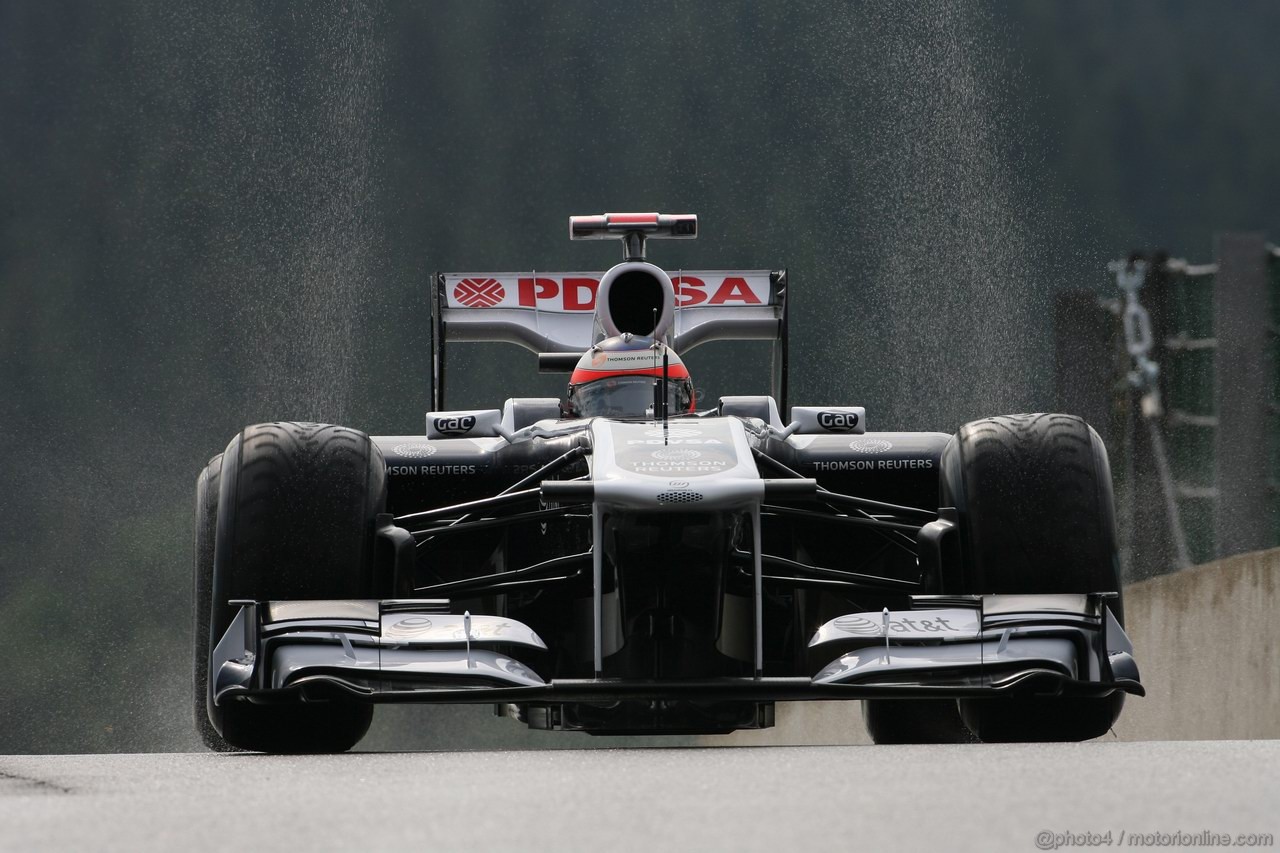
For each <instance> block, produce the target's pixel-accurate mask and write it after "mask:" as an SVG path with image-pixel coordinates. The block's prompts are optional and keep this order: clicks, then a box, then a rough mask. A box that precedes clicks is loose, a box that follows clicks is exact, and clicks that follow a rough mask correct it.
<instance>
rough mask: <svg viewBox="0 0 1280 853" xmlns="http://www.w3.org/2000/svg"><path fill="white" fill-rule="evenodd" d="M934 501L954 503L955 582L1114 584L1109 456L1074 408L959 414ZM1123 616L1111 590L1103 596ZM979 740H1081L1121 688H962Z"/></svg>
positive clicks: (984, 585) (1118, 700)
mask: <svg viewBox="0 0 1280 853" xmlns="http://www.w3.org/2000/svg"><path fill="white" fill-rule="evenodd" d="M942 505H943V506H955V507H956V509H957V510H958V511H959V514H960V527H961V541H962V542H963V545H964V549H963V550H964V554H965V564H964V589H961V590H950V591H953V592H963V593H971V594H972V593H1082V592H1117V593H1118V592H1120V576H1119V562H1118V559H1117V555H1116V533H1115V507H1114V498H1113V495H1112V490H1111V467H1110V464H1109V463H1108V461H1107V451H1106V448H1105V447H1104V446H1103V444H1102V440H1101V439H1100V438H1099V437H1098V434H1097V433H1096V432H1094V431H1093V429H1092V428H1090V427H1089V425H1088V424H1086V423H1085V422H1084V420H1082V419H1081V418H1078V417H1075V416H1074V415H1060V414H1029V415H1006V416H1003V417H996V418H985V419H983V420H980V421H974V422H972V423H969V424H965V425H964V426H963V427H961V428H960V431H959V432H957V433H956V435H955V436H954V437H953V438H952V439H951V441H950V442H949V443H948V445H947V447H946V449H945V450H944V451H943V455H942ZM1109 606H1110V607H1111V609H1112V612H1114V613H1115V616H1116V619H1117V620H1119V621H1120V622H1121V623H1122V624H1123V621H1124V610H1123V607H1122V604H1121V601H1120V600H1119V599H1115V600H1113V601H1112V602H1110V603H1109ZM958 704H959V709H960V716H961V718H962V719H963V720H964V722H965V725H966V726H968V727H969V729H970V730H971V731H972V732H973V733H974V734H975V735H977V737H978V738H979V739H981V740H983V741H986V742H1029V741H1080V740H1089V739H1091V738H1096V737H1100V736H1101V735H1103V734H1106V732H1107V730H1108V729H1110V728H1111V726H1112V725H1113V724H1114V723H1115V721H1116V719H1117V718H1118V717H1119V715H1120V709H1121V707H1122V706H1123V704H1124V694H1123V693H1121V692H1118V691H1117V692H1116V693H1113V694H1111V695H1110V696H1106V697H1103V698H1077V697H1066V698H1064V697H1054V696H1045V697H1040V696H1032V697H999V698H991V699H961V700H960V701H959V703H958Z"/></svg>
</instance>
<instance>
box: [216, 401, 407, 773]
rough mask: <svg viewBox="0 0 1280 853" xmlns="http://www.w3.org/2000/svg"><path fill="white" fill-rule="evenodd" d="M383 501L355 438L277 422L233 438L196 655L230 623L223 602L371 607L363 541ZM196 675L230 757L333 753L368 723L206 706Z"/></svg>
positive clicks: (336, 710) (373, 468) (351, 716)
mask: <svg viewBox="0 0 1280 853" xmlns="http://www.w3.org/2000/svg"><path fill="white" fill-rule="evenodd" d="M386 491H387V487H386V464H385V462H384V461H383V458H382V453H381V452H380V451H379V450H378V448H377V446H376V445H374V444H373V442H372V441H371V440H370V439H369V437H368V436H367V435H365V434H364V433H362V432H358V431H356V430H352V429H346V428H344V427H337V426H329V425H326V424H310V423H287V422H282V423H270V424H259V425H257V426H252V427H248V428H246V429H245V430H243V431H242V432H241V433H240V434H239V435H237V436H236V437H235V438H233V439H232V440H231V443H230V444H228V445H227V449H226V451H225V452H224V453H223V457H222V468H221V488H220V490H219V492H220V494H219V499H218V510H217V522H216V535H215V547H214V557H213V570H212V573H211V575H212V577H211V584H210V588H211V593H210V599H209V601H210V605H211V606H210V608H209V611H208V612H209V616H208V617H207V634H206V636H207V638H208V639H207V640H206V642H207V644H208V645H207V648H206V651H207V650H208V649H212V648H213V647H214V646H215V645H216V643H217V642H218V640H219V639H221V637H222V635H223V634H224V633H225V632H226V630H227V627H228V626H229V625H230V623H231V620H232V619H233V618H234V616H235V612H236V608H234V607H232V606H230V605H227V604H226V602H227V601H228V600H229V599H256V600H259V601H264V600H287V599H348V598H369V597H376V596H375V594H374V593H375V591H374V590H373V583H372V556H373V531H374V522H375V517H376V515H377V514H378V513H379V512H381V511H382V510H383V508H384V506H385V505H386ZM206 660H207V658H206ZM206 668H207V665H206ZM207 675H208V673H206V679H205V683H206V685H208V686H206V708H207V712H208V719H209V721H210V723H211V725H212V727H213V728H214V729H215V730H216V731H217V733H218V734H219V735H220V736H221V740H222V741H224V742H225V743H227V744H229V745H230V746H231V747H235V748H239V749H246V750H252V751H256V752H295V753H296V752H342V751H344V750H347V749H350V748H351V747H353V746H355V744H356V743H358V742H359V741H360V739H361V738H362V737H364V734H365V732H367V731H368V729H369V724H370V722H371V721H372V719H373V707H372V706H371V705H368V704H362V703H356V702H341V701H331V702H300V703H298V704H294V705H256V704H252V703H248V702H228V703H224V704H223V705H221V706H215V705H214V704H213V701H212V688H211V682H210V680H209V679H208V677H207ZM215 748H216V747H215Z"/></svg>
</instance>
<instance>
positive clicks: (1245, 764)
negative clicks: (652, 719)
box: [0, 741, 1280, 851]
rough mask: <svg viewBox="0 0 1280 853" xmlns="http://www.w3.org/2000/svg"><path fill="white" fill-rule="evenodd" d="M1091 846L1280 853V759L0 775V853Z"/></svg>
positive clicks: (511, 755)
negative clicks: (1180, 838) (1174, 836)
mask: <svg viewBox="0 0 1280 853" xmlns="http://www.w3.org/2000/svg"><path fill="white" fill-rule="evenodd" d="M1108 830H1109V831H1111V832H1112V833H1113V847H1120V845H1119V833H1120V832H1121V831H1125V832H1127V833H1128V834H1129V835H1130V836H1131V835H1132V833H1134V832H1144V833H1146V832H1157V831H1162V832H1169V833H1173V832H1178V831H1180V830H1181V831H1182V832H1184V833H1188V834H1190V833H1196V832H1203V831H1205V830H1211V831H1217V832H1223V833H1229V834H1232V835H1235V834H1238V833H1272V834H1273V835H1275V836H1276V838H1277V839H1280V741H1220V742H1181V743H1121V742H1118V741H1111V742H1106V741H1102V742H1095V743H1088V744H1071V745H1028V746H963V747H952V746H945V747H926V746H921V747H857V746H854V747H754V748H734V749H715V748H703V749H633V750H583V751H577V750H574V751H555V752H552V751H541V752H460V753H408V754H385V753H384V754H350V755H336V756H319V757H298V758H293V757H273V756H257V755H214V754H199V755H184V754H159V755H78V756H0V847H2V848H3V849H5V850H33V849H37V850H38V849H58V850H99V849H108V850H213V849H223V850H255V851H256V850H337V849H342V850H395V851H398V850H422V851H428V850H429V851H436V850H466V851H482V850H493V849H507V850H535V851H536V850H557V851H560V850H592V851H607V850H618V849H622V850H646V851H653V850H666V849H687V850H722V849H723V850H774V851H784V850H794V849H805V850H810V851H820V850H832V851H836V850H839V851H844V850H850V851H852V850H894V849H901V850H939V851H943V850H984V851H985V850H1036V849H1041V848H1038V847H1037V835H1038V834H1039V833H1041V832H1042V831H1048V832H1053V833H1064V832H1075V833H1087V832H1095V833H1105V832H1107V831H1108ZM1127 848H1128V844H1126V845H1124V849H1127ZM1061 849H1073V848H1071V847H1063V848H1061ZM1074 849H1105V845H1102V846H1099V847H1083V846H1078V847H1076V848H1074ZM1165 849H1171V848H1165ZM1184 849H1185V848H1184ZM1262 849H1275V848H1274V847H1273V848H1267V847H1263V848H1262Z"/></svg>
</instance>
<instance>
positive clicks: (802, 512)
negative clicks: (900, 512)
mask: <svg viewBox="0 0 1280 853" xmlns="http://www.w3.org/2000/svg"><path fill="white" fill-rule="evenodd" d="M762 509H764V511H765V512H770V513H773V514H775V515H791V516H796V517H799V518H811V519H813V520H814V521H830V522H833V523H836V524H852V525H855V526H858V527H875V528H879V529H880V530H905V531H909V532H911V533H919V532H920V525H919V524H904V523H903V522H901V521H885V520H884V519H882V518H858V517H857V516H853V515H828V514H827V513H825V512H814V511H813V510H808V509H796V508H794V507H789V506H774V505H772V504H766V505H765V506H764V507H762ZM912 553H915V552H914V551H913V552H912Z"/></svg>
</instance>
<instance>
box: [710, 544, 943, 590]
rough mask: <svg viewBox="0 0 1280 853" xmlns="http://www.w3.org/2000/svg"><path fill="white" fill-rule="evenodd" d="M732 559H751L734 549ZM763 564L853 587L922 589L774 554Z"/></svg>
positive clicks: (746, 553) (748, 554)
mask: <svg viewBox="0 0 1280 853" xmlns="http://www.w3.org/2000/svg"><path fill="white" fill-rule="evenodd" d="M733 556H734V559H736V560H738V561H739V562H742V563H745V562H747V561H749V560H750V559H751V553H750V552H749V551H743V550H741V549H734V551H733ZM762 559H763V562H764V564H765V565H767V566H777V567H779V568H784V569H790V570H791V571H793V572H798V573H801V574H808V575H812V576H814V577H818V578H828V579H830V580H838V581H841V582H843V583H847V584H851V585H853V586H860V587H870V588H874V589H877V590H881V591H884V590H893V591H901V592H919V591H920V590H921V589H922V587H921V585H920V584H918V583H916V582H915V581H908V580H902V579H901V578H885V577H880V576H878V575H864V574H861V573H860V572H846V571H844V570H843V569H828V568H825V567H823V566H811V565H809V564H808V563H800V562H797V561H795V560H788V559H787V558H786V557H779V556H777V555H775V554H764V555H763V558H762Z"/></svg>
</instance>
